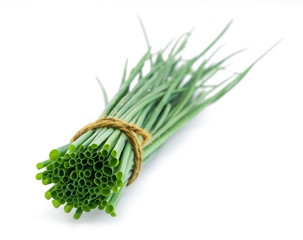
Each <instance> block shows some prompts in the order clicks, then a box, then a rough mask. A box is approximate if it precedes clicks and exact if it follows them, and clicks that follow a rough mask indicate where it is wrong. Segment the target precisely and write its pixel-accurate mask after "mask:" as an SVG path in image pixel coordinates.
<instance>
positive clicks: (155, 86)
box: [36, 23, 272, 219]
mask: <svg viewBox="0 0 303 240" xmlns="http://www.w3.org/2000/svg"><path fill="white" fill-rule="evenodd" d="M230 24H231V23H229V24H228V25H227V26H226V27H225V28H224V29H223V31H222V32H221V33H220V34H219V35H218V36H217V37H216V38H215V40H214V41H213V42H211V43H210V44H209V45H208V46H207V47H206V48H205V49H204V50H203V51H202V52H200V53H199V54H198V55H197V56H195V57H193V58H191V59H187V60H185V59H182V58H181V56H180V54H181V53H182V51H183V49H184V48H185V46H186V44H187V41H188V38H189V36H190V34H191V33H186V34H184V35H182V36H181V37H180V38H179V39H178V40H177V41H176V42H175V43H174V45H173V46H172V47H169V46H170V44H169V45H167V46H166V47H165V48H164V49H163V50H161V51H158V52H156V53H151V51H150V50H151V48H150V45H149V42H148V40H147V43H148V44H147V45H148V51H147V53H145V54H144V55H143V57H142V58H141V59H140V61H139V62H138V64H137V65H136V66H135V67H134V68H133V69H132V70H131V71H130V73H127V62H126V64H125V67H124V71H123V77H122V82H121V85H120V89H119V90H118V92H117V94H116V95H115V96H114V97H113V98H112V100H111V101H109V102H108V101H107V95H106V92H105V89H104V87H103V85H102V83H101V82H100V81H99V80H98V82H99V84H100V86H101V90H102V92H103V94H104V98H105V102H106V107H105V110H104V111H103V112H102V114H101V115H100V117H103V116H110V117H116V118H119V119H121V120H123V121H125V122H129V123H131V124H135V125H136V126H138V127H140V128H142V129H144V130H146V131H148V132H150V133H151V135H152V139H151V141H150V142H148V143H147V144H146V145H145V146H144V147H143V151H144V155H143V164H145V163H146V162H147V161H148V160H149V159H151V155H152V154H153V153H154V152H156V151H157V150H158V149H159V148H160V147H161V146H162V145H163V144H164V143H165V142H166V141H167V139H168V138H169V137H171V136H172V135H173V134H175V133H176V132H177V131H178V130H179V129H180V128H181V127H182V126H184V125H185V124H186V123H187V122H188V121H190V120H191V119H192V118H193V117H194V116H196V115H197V114H198V113H199V112H200V111H201V110H203V109H204V108H205V107H206V106H208V105H210V104H211V103H213V102H215V101H217V100H218V99H220V98H221V97H222V96H224V95H225V94H226V93H227V92H229V91H230V90H231V89H232V88H233V87H234V86H236V85H237V84H238V83H239V82H240V81H241V80H242V79H243V78H244V76H245V75H246V74H247V73H248V72H249V71H250V70H251V68H252V67H253V66H254V65H255V64H256V62H258V61H259V60H260V59H261V58H262V57H263V56H264V55H265V54H267V53H268V51H269V50H271V49H272V48H271V49H269V50H268V51H267V52H266V53H265V54H263V55H262V56H261V57H260V58H258V59H257V60H256V61H255V62H253V63H252V64H251V65H250V66H248V67H247V68H246V69H245V70H244V71H242V72H240V73H237V74H230V73H229V72H228V71H226V65H227V62H228V60H229V59H230V58H232V57H233V56H234V55H236V54H238V53H239V52H240V51H238V52H236V53H233V54H231V55H229V56H227V57H225V58H223V59H221V60H219V61H217V62H211V59H212V57H213V55H214V54H215V53H216V52H217V51H218V50H215V51H213V53H210V56H209V57H207V56H206V55H207V54H209V52H210V51H211V50H212V47H213V46H214V45H215V44H216V43H217V42H218V40H219V39H220V38H221V37H222V36H223V34H224V33H225V32H226V31H227V29H228V28H229V26H230ZM144 34H145V37H146V33H145V30H144ZM146 39H147V37H146ZM146 62H149V65H150V66H149V68H148V69H147V70H146ZM222 72H223V73H224V72H226V74H229V76H228V77H227V78H225V79H222V80H221V81H219V82H218V80H217V81H214V82H213V81H212V80H213V77H214V76H216V75H218V73H222ZM135 79H137V82H136V83H135V84H133V83H134V81H135ZM133 164H134V153H133V151H132V146H131V144H130V142H129V141H128V138H127V136H126V135H125V134H124V133H123V132H121V131H120V130H115V129H111V128H103V129H95V130H90V131H88V132H86V133H85V134H83V135H82V136H80V137H79V138H78V139H77V140H75V141H74V142H72V143H69V144H66V145H64V146H61V147H59V148H56V149H54V150H52V151H51V152H50V154H49V160H46V161H43V162H40V163H38V164H37V166H36V167H37V169H43V168H46V170H45V171H44V172H41V173H38V174H37V175H36V179H37V180H42V183H43V184H44V185H48V184H51V183H54V185H53V186H52V187H51V188H50V189H49V190H48V191H47V192H46V193H45V198H46V199H48V200H49V199H51V198H53V200H52V204H53V206H54V207H55V208H58V207H60V206H61V205H65V206H64V211H65V212H66V213H70V212H71V211H72V209H73V208H75V213H74V215H73V217H74V219H79V218H80V217H81V215H82V214H83V212H90V211H91V209H95V208H96V207H98V209H99V210H103V209H105V212H106V213H108V214H110V215H111V216H113V217H114V216H116V213H115V209H116V206H117V204H118V202H119V200H120V198H121V196H122V194H123V192H124V190H125V187H126V185H127V182H128V179H129V178H130V176H131V174H132V169H133Z"/></svg>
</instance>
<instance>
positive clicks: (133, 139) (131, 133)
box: [70, 116, 151, 186]
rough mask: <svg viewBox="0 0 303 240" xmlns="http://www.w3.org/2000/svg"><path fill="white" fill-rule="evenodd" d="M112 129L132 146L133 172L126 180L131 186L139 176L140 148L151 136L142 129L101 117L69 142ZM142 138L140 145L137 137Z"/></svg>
mask: <svg viewBox="0 0 303 240" xmlns="http://www.w3.org/2000/svg"><path fill="white" fill-rule="evenodd" d="M105 127H106V128H113V129H118V130H120V131H122V132H123V133H124V134H125V135H126V136H127V137H128V140H129V142H130V143H131V145H132V149H133V151H134V166H133V172H132V175H131V176H130V178H129V179H128V182H127V186H128V185H130V184H132V183H133V182H134V181H135V180H136V178H137V177H138V176H139V174H140V171H141V166H142V159H143V150H142V147H143V146H144V145H145V144H146V143H147V142H148V141H149V140H150V139H151V135H150V134H149V133H148V132H147V131H145V130H144V129H142V128H139V127H137V126H135V125H133V124H130V123H127V122H124V121H123V120H121V119H119V118H114V117H106V116H105V117H102V118H99V119H98V120H96V121H95V122H93V123H90V124H87V125H86V126H84V127H83V128H81V129H80V130H79V131H78V132H77V133H76V134H75V135H74V136H73V137H72V139H71V140H70V142H74V141H75V140H76V139H77V138H79V137H80V136H81V135H82V134H84V133H86V132H88V131H90V130H93V129H98V128H105ZM137 135H139V136H141V137H142V138H143V140H142V142H141V143H140V141H139V139H138V136H137Z"/></svg>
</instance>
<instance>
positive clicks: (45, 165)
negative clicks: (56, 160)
mask: <svg viewBox="0 0 303 240" xmlns="http://www.w3.org/2000/svg"><path fill="white" fill-rule="evenodd" d="M50 163H52V160H50V159H48V160H45V161H43V162H40V163H38V164H37V165H36V167H37V169H38V170H40V169H42V168H45V167H47V166H48V165H49V164H50Z"/></svg>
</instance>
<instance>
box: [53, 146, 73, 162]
mask: <svg viewBox="0 0 303 240" xmlns="http://www.w3.org/2000/svg"><path fill="white" fill-rule="evenodd" d="M69 145H70V143H68V144H66V145H64V146H62V147H59V148H57V149H54V150H52V151H51V152H50V153H49V159H50V160H52V161H56V160H57V159H58V157H59V156H62V155H64V154H65V153H66V151H67V150H68V147H69Z"/></svg>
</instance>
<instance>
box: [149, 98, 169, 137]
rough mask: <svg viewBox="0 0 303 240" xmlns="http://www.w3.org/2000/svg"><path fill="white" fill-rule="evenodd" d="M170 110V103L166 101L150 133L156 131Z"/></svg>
mask: <svg viewBox="0 0 303 240" xmlns="http://www.w3.org/2000/svg"><path fill="white" fill-rule="evenodd" d="M170 110H171V104H169V103H168V104H166V105H165V107H164V109H163V112H162V114H161V115H160V117H159V119H158V120H157V122H156V125H155V127H154V129H153V130H152V133H153V132H156V131H157V130H158V129H159V128H160V127H161V126H162V125H163V123H165V121H166V120H167V116H168V114H169V112H170Z"/></svg>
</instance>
